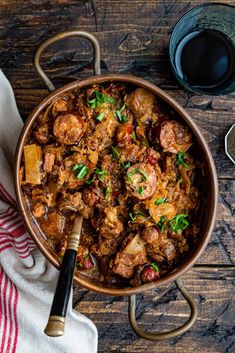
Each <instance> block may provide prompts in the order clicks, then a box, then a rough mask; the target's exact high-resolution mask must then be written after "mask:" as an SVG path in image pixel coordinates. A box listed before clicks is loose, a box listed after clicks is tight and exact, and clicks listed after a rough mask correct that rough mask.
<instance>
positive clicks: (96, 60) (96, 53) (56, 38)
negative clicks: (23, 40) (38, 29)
mask: <svg viewBox="0 0 235 353" xmlns="http://www.w3.org/2000/svg"><path fill="white" fill-rule="evenodd" d="M68 37H84V38H86V39H88V40H89V41H90V42H91V44H92V46H93V53H94V54H93V56H94V73H95V75H100V72H101V71H100V45H99V42H98V40H97V39H96V37H95V36H93V34H91V33H88V32H84V31H77V30H74V31H66V32H61V33H58V34H56V35H55V36H53V37H50V38H48V39H46V40H45V41H44V42H42V43H41V44H40V45H39V46H38V47H37V49H36V51H35V54H34V58H33V64H34V68H35V70H36V71H37V74H38V75H39V76H40V77H41V79H42V80H43V81H44V82H45V84H46V85H47V87H48V89H49V90H50V91H51V92H52V91H54V90H55V86H54V85H53V83H52V82H51V80H50V79H49V77H48V76H47V75H46V74H45V72H44V70H43V69H42V67H41V65H40V58H41V55H42V53H43V51H44V50H45V49H46V48H47V47H48V46H49V45H51V44H53V43H56V42H58V41H60V40H61V39H64V38H68Z"/></svg>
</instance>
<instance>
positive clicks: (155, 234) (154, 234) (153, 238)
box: [141, 227, 161, 246]
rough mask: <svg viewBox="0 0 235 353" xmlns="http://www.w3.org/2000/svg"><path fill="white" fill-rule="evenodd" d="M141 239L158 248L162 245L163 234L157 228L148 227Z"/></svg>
mask: <svg viewBox="0 0 235 353" xmlns="http://www.w3.org/2000/svg"><path fill="white" fill-rule="evenodd" d="M141 238H142V239H143V240H144V241H146V242H147V243H148V244H150V245H154V246H157V245H159V244H160V243H161V234H160V232H159V230H158V229H157V228H156V227H148V228H145V229H144V230H143V232H142V233H141Z"/></svg>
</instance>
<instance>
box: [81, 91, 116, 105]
mask: <svg viewBox="0 0 235 353" xmlns="http://www.w3.org/2000/svg"><path fill="white" fill-rule="evenodd" d="M102 103H111V104H115V103H116V99H114V98H112V97H110V96H107V95H105V94H103V93H101V92H99V91H95V98H93V99H89V100H88V105H89V106H90V107H91V108H92V109H95V108H99V107H100V105H101V104H102Z"/></svg>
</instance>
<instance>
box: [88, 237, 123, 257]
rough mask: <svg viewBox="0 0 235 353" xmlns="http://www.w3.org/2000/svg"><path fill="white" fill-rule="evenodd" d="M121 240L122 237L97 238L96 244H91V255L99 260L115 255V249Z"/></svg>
mask: <svg viewBox="0 0 235 353" xmlns="http://www.w3.org/2000/svg"><path fill="white" fill-rule="evenodd" d="M122 239H123V238H122V237H118V238H104V237H102V236H99V241H98V243H97V244H93V245H92V246H91V253H92V254H94V255H95V256H97V257H99V258H102V257H104V256H110V255H112V254H115V253H116V251H117V247H118V246H119V245H120V243H121V242H122Z"/></svg>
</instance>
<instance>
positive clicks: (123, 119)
mask: <svg viewBox="0 0 235 353" xmlns="http://www.w3.org/2000/svg"><path fill="white" fill-rule="evenodd" d="M125 108H126V105H125V104H124V105H123V106H122V107H121V108H120V109H118V110H115V112H114V115H115V117H116V118H118V120H119V121H120V123H126V122H127V117H126V116H125V115H122V112H123V110H124V109H125Z"/></svg>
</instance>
